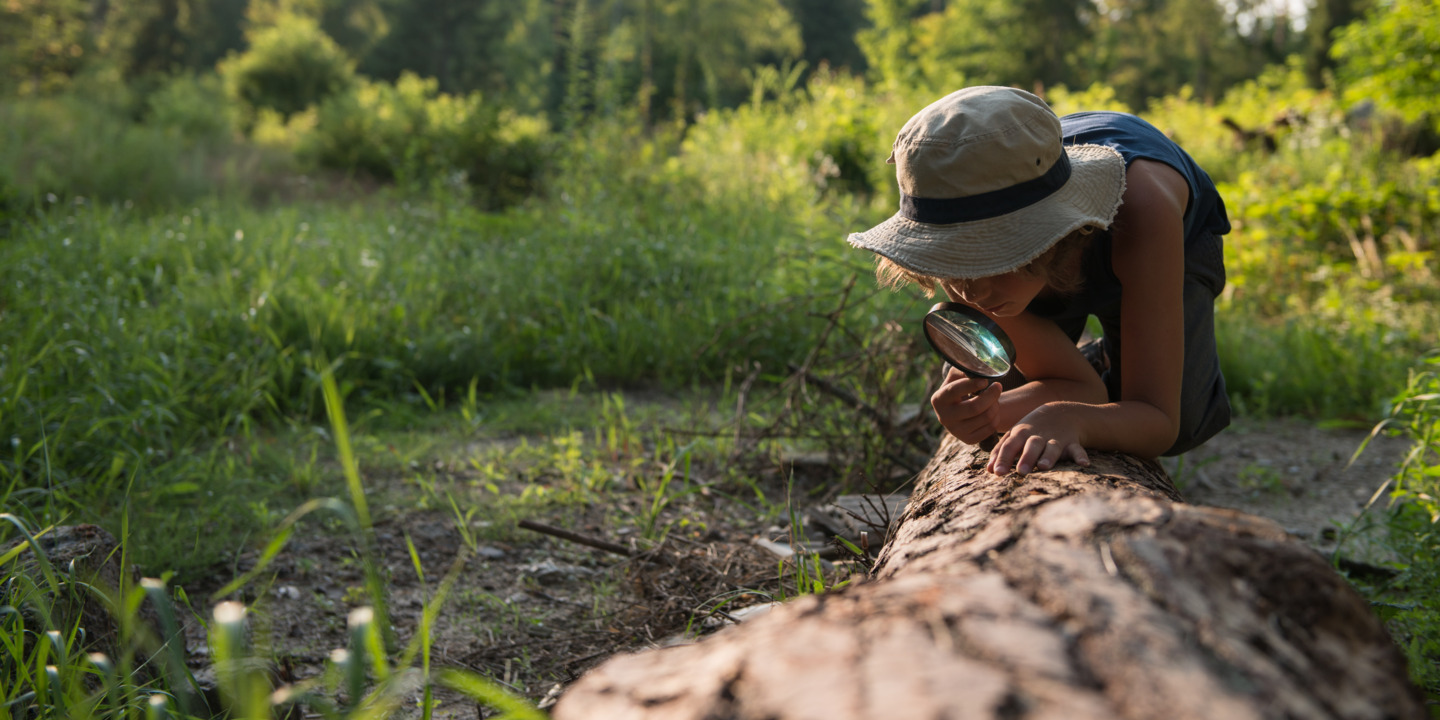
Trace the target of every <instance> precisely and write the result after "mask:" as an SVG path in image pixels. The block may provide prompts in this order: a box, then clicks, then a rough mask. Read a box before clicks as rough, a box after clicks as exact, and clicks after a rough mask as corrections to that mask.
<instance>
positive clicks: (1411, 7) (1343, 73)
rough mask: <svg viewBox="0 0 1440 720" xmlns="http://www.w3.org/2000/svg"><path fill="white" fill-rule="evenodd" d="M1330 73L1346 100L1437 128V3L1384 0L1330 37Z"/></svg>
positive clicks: (1439, 88) (1439, 92) (1439, 84)
mask: <svg viewBox="0 0 1440 720" xmlns="http://www.w3.org/2000/svg"><path fill="white" fill-rule="evenodd" d="M1334 55H1335V59H1336V61H1337V63H1338V65H1337V67H1336V74H1337V76H1338V79H1339V81H1340V82H1341V84H1342V86H1343V87H1344V88H1345V97H1346V98H1347V99H1349V100H1351V101H1360V100H1365V99H1369V100H1373V101H1375V102H1376V103H1377V104H1378V105H1380V106H1381V107H1384V108H1387V109H1391V110H1394V111H1396V112H1398V113H1399V114H1400V115H1401V116H1402V117H1404V118H1405V119H1406V120H1408V121H1412V122H1415V121H1425V122H1428V123H1430V124H1432V125H1433V126H1435V127H1437V128H1440V115H1437V114H1436V113H1435V112H1434V111H1433V108H1434V106H1435V98H1436V97H1437V96H1440V59H1437V57H1440V6H1437V5H1436V3H1435V2H1434V0H1389V2H1383V3H1381V4H1379V5H1377V6H1376V7H1375V8H1374V9H1373V10H1371V11H1370V12H1369V13H1367V14H1366V16H1365V19H1364V21H1363V22H1357V23H1353V24H1351V25H1349V26H1347V27H1345V28H1344V29H1342V30H1341V31H1340V32H1339V33H1337V35H1336V38H1335V46H1334Z"/></svg>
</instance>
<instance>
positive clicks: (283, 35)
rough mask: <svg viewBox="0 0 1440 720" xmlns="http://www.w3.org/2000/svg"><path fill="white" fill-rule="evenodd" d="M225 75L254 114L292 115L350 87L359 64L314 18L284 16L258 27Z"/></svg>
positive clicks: (226, 63)
mask: <svg viewBox="0 0 1440 720" xmlns="http://www.w3.org/2000/svg"><path fill="white" fill-rule="evenodd" d="M220 73H221V75H223V76H224V77H225V80H226V82H227V84H228V86H229V88H230V92H231V94H232V95H233V96H234V97H235V98H236V99H237V100H238V101H240V102H241V103H242V104H243V105H244V106H245V107H246V109H247V110H249V111H250V112H251V113H256V112H258V111H260V110H273V111H275V112H277V113H279V114H280V115H282V116H285V117H288V116H291V115H294V114H296V113H299V112H301V111H303V110H305V109H306V108H308V107H310V106H312V105H315V104H317V103H319V102H321V101H323V100H324V99H325V98H327V97H330V96H331V95H334V94H336V93H339V92H342V91H343V90H345V89H346V88H347V87H349V85H350V84H351V82H352V81H353V79H354V63H353V62H351V60H350V58H349V57H347V56H346V55H345V51H344V50H341V49H340V46H339V45H336V44H335V41H334V40H332V39H330V36H328V35H326V34H325V32H324V31H323V30H321V29H320V25H319V23H317V22H316V21H315V20H313V19H311V18H308V17H303V16H298V15H291V14H285V15H281V16H280V17H279V18H277V19H276V21H275V24H274V25H270V26H268V27H264V28H261V29H259V30H256V31H255V32H254V34H253V35H252V36H251V37H250V47H249V49H247V50H246V51H245V52H243V53H240V54H233V53H232V54H231V55H230V56H229V57H228V58H226V59H225V61H224V62H222V63H220Z"/></svg>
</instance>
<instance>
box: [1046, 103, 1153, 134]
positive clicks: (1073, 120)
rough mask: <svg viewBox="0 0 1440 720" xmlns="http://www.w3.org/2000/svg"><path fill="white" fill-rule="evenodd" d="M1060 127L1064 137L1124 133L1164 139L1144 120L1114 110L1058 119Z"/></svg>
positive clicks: (1087, 112)
mask: <svg viewBox="0 0 1440 720" xmlns="http://www.w3.org/2000/svg"><path fill="white" fill-rule="evenodd" d="M1060 127H1061V129H1062V131H1063V133H1064V134H1065V135H1067V136H1068V135H1074V134H1079V133H1084V132H1102V131H1111V132H1125V133H1131V134H1139V135H1149V134H1151V133H1154V134H1157V135H1160V136H1162V137H1164V133H1162V132H1160V129H1159V128H1157V127H1155V126H1154V125H1151V124H1150V123H1149V122H1148V121H1147V120H1145V118H1142V117H1140V116H1139V115H1132V114H1130V113H1125V112H1116V111H1114V110H1085V111H1082V112H1077V113H1071V114H1069V115H1066V116H1064V117H1062V118H1060Z"/></svg>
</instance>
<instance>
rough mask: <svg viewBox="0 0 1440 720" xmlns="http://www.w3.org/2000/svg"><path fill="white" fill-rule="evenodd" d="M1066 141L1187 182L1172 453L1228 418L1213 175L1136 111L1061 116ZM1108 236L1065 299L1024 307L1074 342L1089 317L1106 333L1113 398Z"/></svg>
mask: <svg viewBox="0 0 1440 720" xmlns="http://www.w3.org/2000/svg"><path fill="white" fill-rule="evenodd" d="M1060 127H1061V131H1062V133H1063V134H1064V142H1065V143H1066V144H1067V145H1069V144H1089V145H1108V146H1110V147H1112V148H1115V150H1117V151H1119V153H1120V155H1121V157H1123V158H1124V159H1125V166H1126V167H1127V168H1128V167H1129V166H1130V164H1131V163H1132V162H1134V161H1135V160H1136V159H1138V158H1144V159H1146V160H1154V161H1158V162H1162V163H1165V164H1166V165H1168V166H1170V167H1171V168H1173V169H1174V170H1175V171H1176V172H1178V173H1180V175H1181V176H1183V177H1184V178H1185V182H1186V183H1187V184H1188V185H1189V186H1190V200H1189V204H1188V205H1187V207H1186V210H1185V217H1184V228H1185V286H1186V287H1185V292H1184V297H1185V309H1184V313H1185V325H1186V332H1185V341H1186V358H1185V370H1184V378H1183V380H1182V384H1183V386H1184V387H1183V388H1182V391H1181V396H1182V399H1181V404H1182V406H1181V415H1182V418H1181V436H1180V438H1179V439H1178V440H1177V441H1176V447H1175V448H1172V452H1168V453H1166V454H1174V453H1175V452H1182V451H1183V450H1184V449H1188V448H1189V447H1193V446H1194V445H1197V444H1199V443H1200V442H1203V441H1204V440H1205V439H1208V438H1209V437H1210V436H1211V435H1213V434H1214V433H1216V432H1219V430H1220V429H1221V428H1223V427H1224V426H1225V425H1227V424H1228V423H1229V416H1230V408H1229V401H1228V398H1227V397H1226V393H1225V381H1224V378H1223V377H1222V376H1221V375H1220V365H1219V358H1218V357H1217V356H1216V353H1215V338H1214V335H1215V330H1214V320H1213V303H1214V300H1215V297H1216V296H1217V295H1219V293H1220V291H1221V290H1222V289H1223V288H1224V287H1225V266H1224V261H1223V256H1222V251H1221V244H1220V236H1221V235H1223V234H1225V233H1227V232H1229V231H1230V220H1229V218H1228V216H1227V215H1226V213H1225V203H1224V201H1223V200H1221V198H1220V194H1219V192H1217V191H1216V189H1215V183H1214V182H1212V181H1211V180H1210V176H1209V175H1208V174H1206V172H1205V171H1204V170H1203V169H1201V168H1200V166H1199V165H1196V164H1195V161H1194V160H1193V159H1191V157H1190V156H1189V155H1188V154H1187V153H1186V152H1185V151H1184V150H1183V149H1181V148H1180V146H1179V145H1176V144H1175V143H1174V142H1173V141H1171V140H1170V139H1169V138H1168V137H1166V136H1165V134H1164V133H1162V132H1160V130H1158V129H1157V128H1155V126H1153V125H1151V124H1150V123H1148V122H1146V121H1144V120H1142V119H1141V118H1138V117H1136V116H1134V115H1129V114H1126V113H1117V112H1083V113H1076V114H1074V115H1066V116H1065V117H1063V118H1061V119H1060ZM1110 250H1111V242H1110V233H1109V232H1102V233H1096V234H1095V235H1094V239H1093V241H1092V243H1091V245H1090V247H1089V249H1088V250H1087V251H1086V253H1085V256H1084V258H1083V259H1082V266H1083V271H1084V274H1085V279H1084V285H1083V286H1082V287H1081V289H1080V290H1079V291H1078V292H1076V293H1074V294H1072V295H1067V296H1064V297H1037V298H1036V299H1035V300H1034V301H1032V302H1031V303H1030V305H1029V307H1028V308H1027V310H1029V311H1030V312H1031V313H1033V314H1035V315H1038V316H1040V317H1043V318H1047V319H1050V320H1052V321H1054V322H1055V324H1057V325H1059V326H1060V328H1061V329H1062V330H1064V331H1065V333H1066V334H1067V335H1068V336H1069V337H1070V339H1071V340H1072V341H1076V340H1079V338H1080V336H1081V333H1082V332H1083V331H1084V329H1085V324H1086V320H1087V318H1088V317H1089V316H1091V315H1094V316H1095V317H1096V318H1097V319H1098V320H1099V321H1100V325H1101V328H1102V329H1103V331H1104V341H1103V346H1104V348H1105V351H1106V354H1107V355H1108V357H1109V359H1110V371H1109V372H1107V373H1105V375H1104V380H1105V386H1106V388H1107V390H1108V391H1109V395H1110V399H1111V401H1116V400H1119V399H1120V375H1121V372H1122V368H1121V366H1120V339H1121V336H1120V293H1121V287H1120V281H1119V279H1118V278H1116V277H1115V272H1114V269H1113V267H1112V265H1111V260H1110Z"/></svg>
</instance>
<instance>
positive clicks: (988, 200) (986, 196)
mask: <svg viewBox="0 0 1440 720" xmlns="http://www.w3.org/2000/svg"><path fill="white" fill-rule="evenodd" d="M1069 179H1070V156H1069V155H1068V154H1066V153H1064V152H1062V153H1060V159H1059V160H1056V161H1055V164H1054V165H1051V166H1050V169H1049V170H1046V171H1045V174H1044V175H1041V176H1040V177H1037V178H1035V179H1034V180H1026V181H1025V182H1022V183H1019V184H1016V185H1011V186H1010V187H1005V188H1000V189H999V190H991V191H990V192H985V193H980V194H979V195H967V196H965V197H957V198H921V197H914V196H912V195H906V194H904V193H901V194H900V216H901V217H904V218H906V219H908V220H914V221H915V222H920V223H926V224H928V225H950V224H953V223H962V222H972V221H975V220H985V219H988V218H993V217H999V216H1001V215H1007V214H1009V213H1012V212H1015V211H1016V210H1020V209H1022V208H1026V207H1029V206H1031V205H1034V204H1035V203H1037V202H1040V201H1041V200H1044V199H1045V198H1047V197H1050V196H1051V195H1053V194H1054V193H1055V191H1056V190H1059V189H1060V188H1062V187H1064V186H1065V182H1066V181H1067V180H1069Z"/></svg>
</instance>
